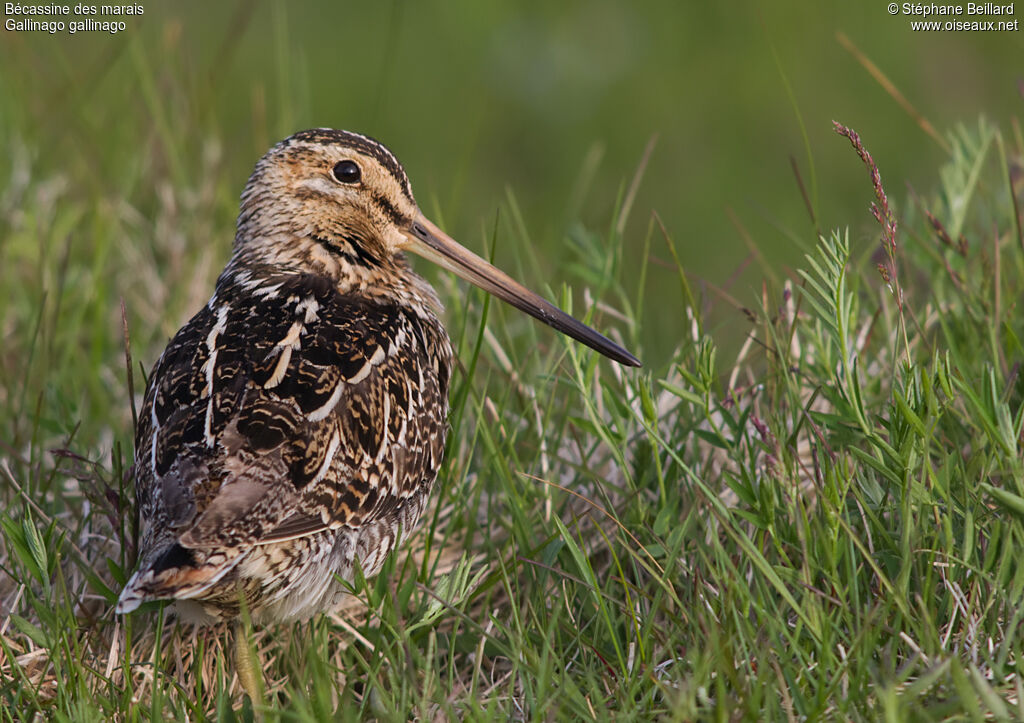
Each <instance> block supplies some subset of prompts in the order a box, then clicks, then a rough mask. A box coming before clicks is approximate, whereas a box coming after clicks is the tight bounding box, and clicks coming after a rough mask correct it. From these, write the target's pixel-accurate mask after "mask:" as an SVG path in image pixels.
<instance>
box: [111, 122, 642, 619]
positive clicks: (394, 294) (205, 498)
mask: <svg viewBox="0 0 1024 723" xmlns="http://www.w3.org/2000/svg"><path fill="white" fill-rule="evenodd" d="M406 251H411V252H414V253H416V254H419V255H421V256H424V257H426V258H427V259H430V260H431V261H434V262H435V263H437V264H440V265H441V266H443V267H444V268H446V269H448V270H450V271H452V272H454V273H455V274H457V275H459V276H461V277H462V278H464V279H466V280H467V281H469V282H470V283H473V284H475V285H477V286H479V287H481V288H482V289H484V290H486V291H488V292H490V293H491V294H493V295H495V296H497V297H498V298H500V299H502V300H504V301H506V302H508V303H510V304H511V305H513V306H515V307H516V308H518V309H521V310H522V311H525V312H526V313H528V314H531V315H532V316H534V317H536V318H537V319H540V320H541V321H543V322H544V323H546V324H548V325H550V326H552V327H554V328H555V329H557V330H558V331H560V332H563V333H565V334H567V335H569V336H571V337H573V338H575V339H577V340H579V341H580V342H582V343H584V344H586V345H587V346H590V347H592V348H593V349H595V350H597V351H599V352H600V353H602V354H604V355H605V356H607V357H610V358H611V359H614V360H615V361H617V362H619V363H621V364H627V365H631V366H639V362H638V361H637V359H636V358H635V357H634V356H633V355H632V354H630V353H629V352H628V351H626V350H625V349H623V348H621V347H620V346H618V345H617V344H615V343H613V342H612V341H610V340H608V339H606V338H605V337H604V336H602V335H601V334H599V333H597V332H596V331H594V330H593V329H591V328H590V327H588V326H586V325H584V324H582V323H580V322H579V321H577V320H576V319H574V318H572V317H571V316H568V315H567V314H565V313H564V312H562V311H560V310H559V309H557V308H556V307H554V306H553V305H551V304H549V303H548V302H547V301H545V300H543V299H542V298H540V297H539V296H537V295H535V294H533V293H531V292H530V291H528V290H527V289H525V288H524V287H522V286H521V285H520V284H518V283H517V282H515V281H513V280H512V279H511V278H510V277H509V276H507V275H506V274H504V273H503V272H501V271H499V270H498V269H496V268H494V267H493V266H491V265H490V264H488V263H487V262H486V261H484V260H483V259H481V258H479V257H478V256H476V255H474V254H473V253H471V252H470V251H467V250H466V249H465V248H463V247H462V246H460V245H459V244H457V243H456V242H455V241H454V240H452V239H451V238H450V237H449V236H447V235H446V234H445V233H444V232H443V231H441V230H440V229H439V228H438V227H437V226H435V225H434V224H433V223H431V222H430V221H429V220H427V219H426V218H425V217H424V215H423V214H422V213H421V212H420V210H419V208H418V207H417V206H416V201H415V200H414V199H413V195H412V188H411V186H410V184H409V179H408V178H407V177H406V175H405V171H404V170H403V168H402V166H401V164H400V163H399V162H398V160H397V159H396V158H395V156H394V155H393V154H392V153H391V152H390V151H389V150H388V149H387V148H385V147H384V146H383V145H381V144H380V143H378V142H377V141H375V140H373V139H371V138H367V137H366V136H362V135H358V134H356V133H350V132H346V131H340V130H330V129H315V130H308V131H303V132H301V133H297V134H295V135H293V136H291V137H290V138H287V139H286V140H284V141H282V142H281V143H279V144H278V145H276V146H274V147H273V148H272V149H270V151H269V152H268V153H267V154H266V155H265V156H264V157H263V158H262V159H261V160H260V161H259V162H258V163H257V164H256V168H255V170H254V171H253V174H252V176H251V177H250V179H249V182H248V184H247V185H246V187H245V191H244V192H243V193H242V200H241V212H240V214H239V217H238V227H237V233H236V236H235V243H234V252H233V255H232V257H231V259H230V261H229V262H228V264H227V266H226V267H225V268H224V270H223V272H222V273H221V275H220V278H219V279H218V280H217V286H216V289H215V291H214V293H213V297H212V298H211V299H210V301H209V303H207V305H206V306H205V307H203V308H202V309H201V310H200V311H199V312H198V313H197V314H196V315H195V316H194V317H192V319H191V321H189V322H188V323H187V324H186V325H185V326H184V327H183V328H182V329H181V330H180V331H178V333H177V334H176V335H175V336H174V338H173V339H172V340H171V341H170V343H169V344H168V346H167V348H166V350H165V351H164V353H163V355H161V357H160V359H159V360H158V361H157V363H156V366H155V367H153V369H152V371H151V373H150V376H149V384H148V386H147V389H146V394H145V400H144V402H143V405H142V410H141V413H140V415H139V419H138V427H137V429H136V431H135V475H136V478H135V485H136V498H137V499H136V504H137V505H138V512H139V516H140V519H141V539H140V548H139V549H140V559H139V564H138V569H137V571H136V572H135V573H134V575H132V577H131V579H130V580H129V581H128V583H127V584H126V585H125V588H124V591H123V592H122V593H121V597H120V600H119V601H118V605H117V611H118V612H120V613H127V612H130V611H132V610H134V609H136V608H137V607H138V606H139V605H140V604H142V603H143V602H146V601H150V600H159V599H173V600H175V601H176V602H177V606H178V609H179V613H180V614H182V616H183V617H186V618H191V619H193V620H196V621H198V622H214V621H217V620H225V619H232V618H236V617H237V616H238V614H239V610H240V606H241V605H242V604H243V603H244V604H245V605H246V606H247V607H248V610H249V611H250V613H251V615H252V617H253V619H254V620H256V621H259V622H277V621H289V620H299V619H306V618H309V617H311V616H312V615H314V614H315V613H318V612H323V611H329V610H331V609H332V608H334V607H335V606H336V604H337V603H338V602H339V601H340V600H341V598H342V596H343V595H344V590H345V585H344V583H343V582H342V580H346V579H347V580H351V577H352V574H353V571H354V569H355V565H356V563H357V562H358V564H359V566H360V567H361V569H362V571H363V573H364V574H365V575H367V576H370V575H373V574H375V573H376V572H377V571H378V570H379V569H380V568H381V565H382V564H383V563H384V560H385V557H386V556H387V555H388V553H389V552H390V551H391V550H392V549H393V548H394V547H395V546H396V545H397V544H398V542H399V536H400V535H401V534H407V533H408V532H409V531H410V530H412V529H413V527H414V525H415V524H416V522H417V520H418V519H419V517H420V514H421V513H422V512H423V509H424V507H425V506H426V502H427V497H428V494H429V492H430V489H431V486H432V485H433V483H434V479H435V477H437V472H438V467H439V466H440V464H441V454H442V451H443V449H444V445H445V438H446V435H447V413H448V383H449V379H450V377H451V367H452V347H451V343H450V341H449V339H448V335H447V333H446V332H445V330H444V327H443V326H442V324H441V321H440V319H439V314H440V313H441V303H440V302H439V300H438V297H437V294H436V293H435V292H434V290H433V289H432V288H431V287H430V285H429V284H427V282H426V281H425V280H424V279H422V278H421V277H420V276H418V275H416V274H415V273H414V272H413V271H412V269H411V268H410V266H409V264H408V262H407V261H406V257H405V252H406Z"/></svg>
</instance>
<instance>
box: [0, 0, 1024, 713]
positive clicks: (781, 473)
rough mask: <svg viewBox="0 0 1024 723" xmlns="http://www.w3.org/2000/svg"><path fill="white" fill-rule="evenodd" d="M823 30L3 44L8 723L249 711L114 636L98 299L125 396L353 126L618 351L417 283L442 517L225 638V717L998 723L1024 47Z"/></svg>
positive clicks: (120, 524)
mask: <svg viewBox="0 0 1024 723" xmlns="http://www.w3.org/2000/svg"><path fill="white" fill-rule="evenodd" d="M848 5H849V4H846V3H835V4H828V3H819V4H816V5H815V6H814V7H801V8H799V9H798V10H797V9H795V8H794V7H787V6H786V4H782V5H779V4H762V5H756V4H750V5H746V6H743V7H741V8H736V7H728V6H718V5H715V4H702V5H694V6H693V7H684V6H681V5H680V4H679V3H672V2H652V3H644V4H642V5H636V4H634V5H629V4H625V3H612V2H568V3H526V4H516V3H503V2H499V3H490V4H483V3H474V2H468V1H467V2H446V3H441V2H436V3H434V2H423V3H401V2H392V3H379V4H371V3H336V4H331V5H320V4H312V3H310V4H304V3H283V2H281V3H251V2H237V3H225V4H220V5H214V4H211V3H188V2H186V3H178V4H176V5H175V6H174V7H173V8H172V7H170V6H164V5H160V6H157V5H156V4H155V3H150V4H147V5H146V13H145V15H143V16H142V17H141V18H127V24H128V30H127V31H126V32H125V33H123V34H119V35H116V36H109V35H102V34H78V35H76V36H74V37H69V36H52V37H51V36H48V35H40V34H24V33H9V32H8V33H5V35H4V38H3V43H2V44H0V135H2V137H3V141H4V143H5V144H6V147H7V149H8V152H7V153H6V154H4V155H3V157H0V178H2V179H3V186H2V188H0V310H2V317H0V319H2V321H0V323H2V326H0V334H2V344H0V500H2V503H3V509H4V511H3V512H0V533H2V538H0V696H2V697H0V705H2V706H3V709H2V714H3V716H4V718H5V719H7V720H16V719H21V718H27V717H31V716H32V715H34V714H36V713H42V714H43V715H46V716H53V717H56V718H63V719H66V720H88V719H107V718H111V717H121V718H124V719H131V720H135V719H140V718H141V719H146V718H163V717H189V718H192V719H198V718H203V717H223V718H227V719H230V718H231V717H232V716H235V715H240V716H243V717H247V716H250V715H252V712H253V706H252V703H251V701H243V697H242V695H241V693H240V689H239V687H238V683H237V680H236V679H235V677H234V673H233V663H232V660H231V658H230V655H228V654H226V653H225V650H226V649H227V648H226V647H225V646H226V643H225V632H224V631H218V630H213V631H194V630H190V629H180V628H178V627H177V626H175V625H174V624H173V623H168V624H166V625H164V614H163V612H162V611H160V610H159V609H157V608H156V607H152V608H151V609H148V610H146V611H143V612H141V613H139V614H137V615H134V616H131V617H129V618H127V619H125V620H120V619H117V618H115V617H114V616H113V615H112V613H111V604H112V601H113V600H114V599H115V598H116V593H117V590H118V589H119V586H120V584H121V582H122V581H123V580H124V578H125V577H126V575H127V574H128V573H129V571H130V566H131V560H132V554H133V547H132V545H133V541H132V536H131V514H130V501H131V481H130V476H129V474H128V466H129V465H130V459H131V453H132V450H131V411H130V409H131V405H130V398H131V396H132V395H131V393H130V390H129V389H128V386H127V383H126V381H125V371H124V341H123V332H122V323H121V314H122V312H121V301H122V300H123V301H124V305H125V309H126V317H127V321H128V326H129V328H130V331H131V339H132V344H131V350H132V354H133V356H134V358H135V364H136V372H137V373H136V375H135V376H136V380H135V384H136V388H135V390H134V392H135V394H136V395H138V394H139V393H141V381H140V379H141V374H139V373H138V366H137V365H138V364H139V363H141V365H142V367H143V368H145V369H148V368H149V366H150V365H151V364H152V363H153V360H155V358H156V356H157V355H158V354H159V351H160V349H161V348H162V346H163V344H164V343H165V342H166V340H167V338H168V337H169V336H170V335H171V334H172V333H173V332H174V331H175V330H176V329H177V328H178V326H179V325H180V324H181V323H182V322H183V321H184V320H185V319H187V318H188V316H190V315H191V313H192V312H193V311H194V310H195V309H196V308H197V307H198V306H199V305H200V304H202V303H203V302H204V301H205V300H206V298H207V297H208V295H209V292H210V289H211V288H212V284H213V280H214V278H215V277H216V274H217V272H218V271H219V269H220V267H221V265H222V264H223V262H224V260H225V259H226V258H227V256H228V253H229V250H230V239H231V236H232V229H233V223H234V216H235V213H236V209H237V196H238V193H239V192H240V190H241V187H242V185H243V183H244V181H245V178H246V177H247V175H248V173H249V171H250V170H251V167H252V164H253V163H254V162H255V160H256V158H258V157H259V155H261V154H262V153H263V152H264V151H265V150H266V148H267V147H268V146H269V145H270V144H271V143H273V142H275V141H276V140H278V139H280V138H282V137H284V136H285V135H287V134H289V133H291V132H293V131H295V130H298V129H300V128H304V127H309V126H316V125H332V126H337V127H345V128H350V129H353V130H360V131H364V132H367V133H370V134H371V135H374V136H376V137H378V138H380V139H382V140H384V141H385V142H387V143H388V144H389V145H390V146H391V147H392V148H393V149H394V150H395V151H396V153H397V154H398V156H399V157H400V158H401V159H402V160H403V162H404V163H405V165H406V168H407V170H408V172H409V175H410V177H411V178H412V180H413V184H414V188H415V189H416V191H417V195H418V199H419V202H420V204H421V206H422V207H423V208H424V209H425V210H426V211H427V213H428V214H429V215H431V216H433V217H434V218H435V220H437V221H439V222H440V223H441V224H442V225H443V226H444V227H445V228H446V229H447V230H449V231H450V232H452V234H453V235H454V236H456V237H457V238H460V239H461V240H463V242H464V243H465V244H466V245H467V246H470V247H472V248H476V249H478V250H485V249H489V248H491V246H493V249H494V255H495V257H496V259H497V262H498V263H499V265H501V266H503V267H505V268H506V269H508V270H509V271H510V272H513V273H514V275H516V276H518V277H519V278H521V279H522V280H524V281H526V282H527V283H528V284H529V285H531V286H533V287H535V288H538V289H541V290H544V289H545V288H546V289H547V290H548V295H549V296H551V297H552V298H556V299H561V300H562V301H563V303H565V304H566V305H570V304H571V305H572V306H573V308H575V309H576V311H577V312H578V313H580V314H584V313H585V314H589V315H591V318H592V319H593V320H594V322H595V323H596V324H597V325H598V326H599V327H600V328H602V329H607V330H611V333H613V334H617V335H619V337H620V338H622V339H623V340H624V341H625V342H626V343H627V345H628V346H629V347H630V348H631V349H633V350H634V351H635V352H637V353H638V355H639V356H640V357H641V358H642V359H643V360H644V361H645V363H646V367H645V369H644V370H642V371H640V372H636V373H634V372H624V371H622V370H619V369H618V368H615V367H612V366H611V365H609V364H607V363H606V362H604V361H599V360H597V359H594V358H593V356H592V355H590V354H589V353H584V352H583V351H581V350H580V349H579V348H576V347H573V346H570V345H568V344H566V343H564V342H563V341H561V340H559V339H556V338H554V337H553V335H552V334H550V333H548V331H547V330H546V329H543V328H538V327H537V325H535V324H533V323H532V322H531V321H529V320H525V319H520V318H519V317H518V316H517V315H516V314H514V313H512V312H506V311H505V310H504V309H497V308H495V307H493V306H488V304H487V302H486V299H485V298H483V296H482V295H481V294H479V293H477V292H475V291H474V292H467V291H466V290H465V288H464V287H462V286H459V285H457V284H455V283H454V281H452V279H450V278H448V277H447V276H446V275H444V274H443V273H436V272H435V271H434V270H432V269H427V268H424V267H423V265H420V268H421V269H422V270H423V271H424V273H425V274H427V275H428V277H430V278H431V279H433V280H435V283H436V285H437V286H438V288H439V289H440V290H441V292H442V295H443V297H444V298H445V299H446V302H447V305H448V309H449V318H450V322H451V324H450V328H451V331H452V336H453V338H454V339H456V341H457V343H458V345H459V347H460V358H461V360H462V364H463V367H462V369H461V370H460V372H459V375H458V378H457V380H456V384H455V386H454V390H453V395H454V396H453V403H454V409H455V412H454V414H453V418H452V427H453V430H452V441H451V443H450V445H449V450H448V456H447V463H446V467H445V470H444V472H443V475H442V480H441V482H440V485H439V490H438V494H437V505H436V507H435V508H434V509H433V510H432V512H431V515H430V519H429V520H428V522H427V524H425V526H424V529H423V531H422V532H421V534H420V535H419V536H418V537H417V539H416V540H415V541H414V542H413V544H411V545H410V546H409V547H408V550H407V552H408V553H410V554H405V555H402V556H399V557H397V558H396V559H395V560H393V562H392V566H391V568H390V569H388V570H387V571H386V572H385V573H384V574H382V575H380V576H379V577H378V578H376V579H375V580H371V581H370V582H369V583H368V584H365V585H364V584H361V585H358V586H357V591H356V594H355V595H354V596H353V598H352V601H351V604H350V605H349V606H348V607H347V608H346V609H345V610H343V611H340V612H339V613H338V614H336V615H333V616H330V617H327V618H324V619H321V620H318V621H314V622H313V623H310V624H309V625H305V626H299V627H296V628H294V629H291V628H289V629H272V630H257V631H249V637H248V640H249V642H250V644H251V645H252V646H253V648H254V650H255V651H256V652H257V653H258V654H259V656H260V659H261V660H262V661H263V663H264V665H265V671H266V695H265V697H264V700H263V701H257V704H256V708H257V709H261V710H262V709H265V712H266V713H267V714H268V716H270V717H277V716H280V717H283V718H285V719H307V718H318V717H319V718H329V717H332V716H336V717H352V718H360V717H368V716H377V717H382V718H396V719H403V718H406V717H408V716H410V715H412V716H419V717H423V718H456V717H464V716H468V717H473V718H499V719H505V718H508V717H516V718H524V719H531V720H532V719H547V718H551V717H554V718H578V717H593V718H609V717H615V718H616V719H623V718H629V717H633V718H637V719H647V718H651V717H657V716H660V717H665V718H669V719H673V718H674V719H691V718H694V717H716V718H750V719H756V718H771V719H786V718H814V719H817V718H836V719H848V718H863V719H877V718H880V717H888V718H890V719H893V720H902V719H907V718H915V717H916V718H921V719H947V718H949V719H953V718H956V719H961V718H965V717H972V718H984V717H996V718H1012V717H1021V716H1022V715H1024V711H1022V710H1021V708H1020V706H1021V705H1022V704H1021V702H1020V700H1021V694H1020V693H1021V687H1022V682H1021V678H1020V673H1021V667H1020V666H1021V662H1020V653H1021V644H1020V638H1021V636H1020V634H1019V624H1020V612H1019V608H1020V598H1021V591H1022V588H1024V577H1022V576H1024V573H1022V572H1021V571H1022V570H1024V565H1022V564H1021V562H1022V561H1021V560H1020V559H1019V558H1020V554H1021V553H1020V550H1021V549H1022V547H1021V542H1022V533H1024V527H1022V522H1021V517H1022V515H1024V468H1022V464H1021V456H1020V450H1019V444H1020V432H1021V424H1022V411H1021V409H1022V406H1021V401H1022V391H1024V390H1022V387H1021V384H1022V383H1021V381H1020V374H1019V363H1020V360H1021V357H1022V347H1021V343H1020V339H1021V338H1024V329H1022V326H1024V324H1022V322H1021V317H1020V314H1019V311H1018V308H1017V303H1018V300H1019V298H1020V294H1021V292H1022V288H1021V279H1022V278H1024V273H1022V272H1024V243H1022V241H1021V238H1022V235H1021V222H1020V208H1021V155H1022V149H1024V142H1022V139H1021V133H1020V129H1019V124H1018V123H1017V122H1016V121H1015V119H1014V116H1015V114H1017V115H1019V110H1018V109H1019V107H1020V102H1021V97H1020V93H1019V92H1018V89H1017V87H1016V83H1017V76H1018V75H1019V73H1020V62H1019V59H1020V58H1021V57H1024V56H1022V54H1021V50H1022V45H1024V41H1022V37H1024V36H1020V35H1019V34H1016V33H1010V34H1005V35H995V34H991V33H965V34H955V33H941V34H919V33H911V32H910V30H909V24H908V23H909V21H908V20H907V18H905V17H904V16H897V17H892V16H889V15H888V14H887V13H886V10H885V8H884V6H879V7H877V8H876V7H872V6H854V7H849V6H848ZM873 68H875V69H877V70H873ZM879 73H883V74H884V75H885V76H886V77H887V78H888V79H889V81H891V84H892V86H891V87H887V85H886V81H884V80H882V79H880V76H879ZM893 88H895V89H896V91H895V92H894V91H893ZM898 96H901V97H902V98H904V99H905V101H906V102H905V103H904V102H901V100H900V98H899V97H898ZM907 105H909V107H910V109H909V111H908V109H907V107H906V106H907ZM982 116H984V117H985V118H987V119H988V120H984V119H980V118H981V117H982ZM833 119H836V120H841V121H842V122H843V123H845V124H847V125H848V126H850V127H851V128H854V129H855V130H857V131H858V132H859V133H860V135H861V137H862V138H863V139H864V144H866V145H867V147H868V149H869V150H870V151H871V153H872V155H873V158H874V161H873V162H872V163H875V162H876V163H877V166H878V167H880V169H881V174H882V176H881V177H882V179H883V180H884V181H885V186H884V188H883V187H882V186H880V185H879V184H878V183H877V179H873V177H872V175H870V174H869V172H868V169H869V168H872V167H873V166H872V163H869V164H868V167H867V168H866V167H865V165H864V163H863V162H862V160H861V159H860V158H858V155H857V153H856V152H855V149H851V145H850V142H849V141H848V140H845V139H843V138H842V137H840V136H837V135H835V133H834V129H833V127H832V120H833ZM861 150H863V147H862V148H861ZM794 165H795V166H796V167H797V168H798V169H799V173H798V176H797V174H794V169H793V166H794ZM797 178H799V180H797ZM872 201H873V202H874V203H875V204H876V208H877V209H878V212H879V214H878V215H879V218H880V221H881V225H880V224H879V223H878V222H876V220H875V219H872V218H871V215H870V214H869V213H868V210H867V209H868V205H869V204H870V203H871V202H872ZM655 214H656V215H655ZM893 224H895V229H893ZM819 235H820V236H822V237H823V239H822V240H819ZM880 238H881V239H882V242H881V243H880V241H879V240H880ZM879 267H880V268H879ZM796 269H800V270H801V271H799V272H798V271H797V270H796ZM563 284H566V285H568V286H563ZM570 287H571V291H570ZM485 318H486V319H487V320H488V324H487V325H486V326H484V324H483V322H484V320H485ZM538 349H539V350H540V353H539V354H538V353H537V350H538Z"/></svg>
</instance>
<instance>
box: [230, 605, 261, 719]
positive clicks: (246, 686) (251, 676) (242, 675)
mask: <svg viewBox="0 0 1024 723" xmlns="http://www.w3.org/2000/svg"><path fill="white" fill-rule="evenodd" d="M244 617H245V621H244V622H243V620H242V619H239V621H238V622H237V623H236V624H235V630H234V633H235V671H236V672H237V673H238V680H239V682H240V683H241V684H242V690H244V691H245V692H246V694H247V695H248V696H249V700H250V701H252V708H253V712H254V713H255V715H256V719H257V720H262V717H263V716H262V715H261V711H262V709H263V670H262V667H261V666H260V665H259V664H258V663H257V654H256V652H255V651H254V650H253V647H252V645H250V642H249V632H250V631H251V630H252V626H251V625H248V624H247V623H248V615H245V616H244Z"/></svg>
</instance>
